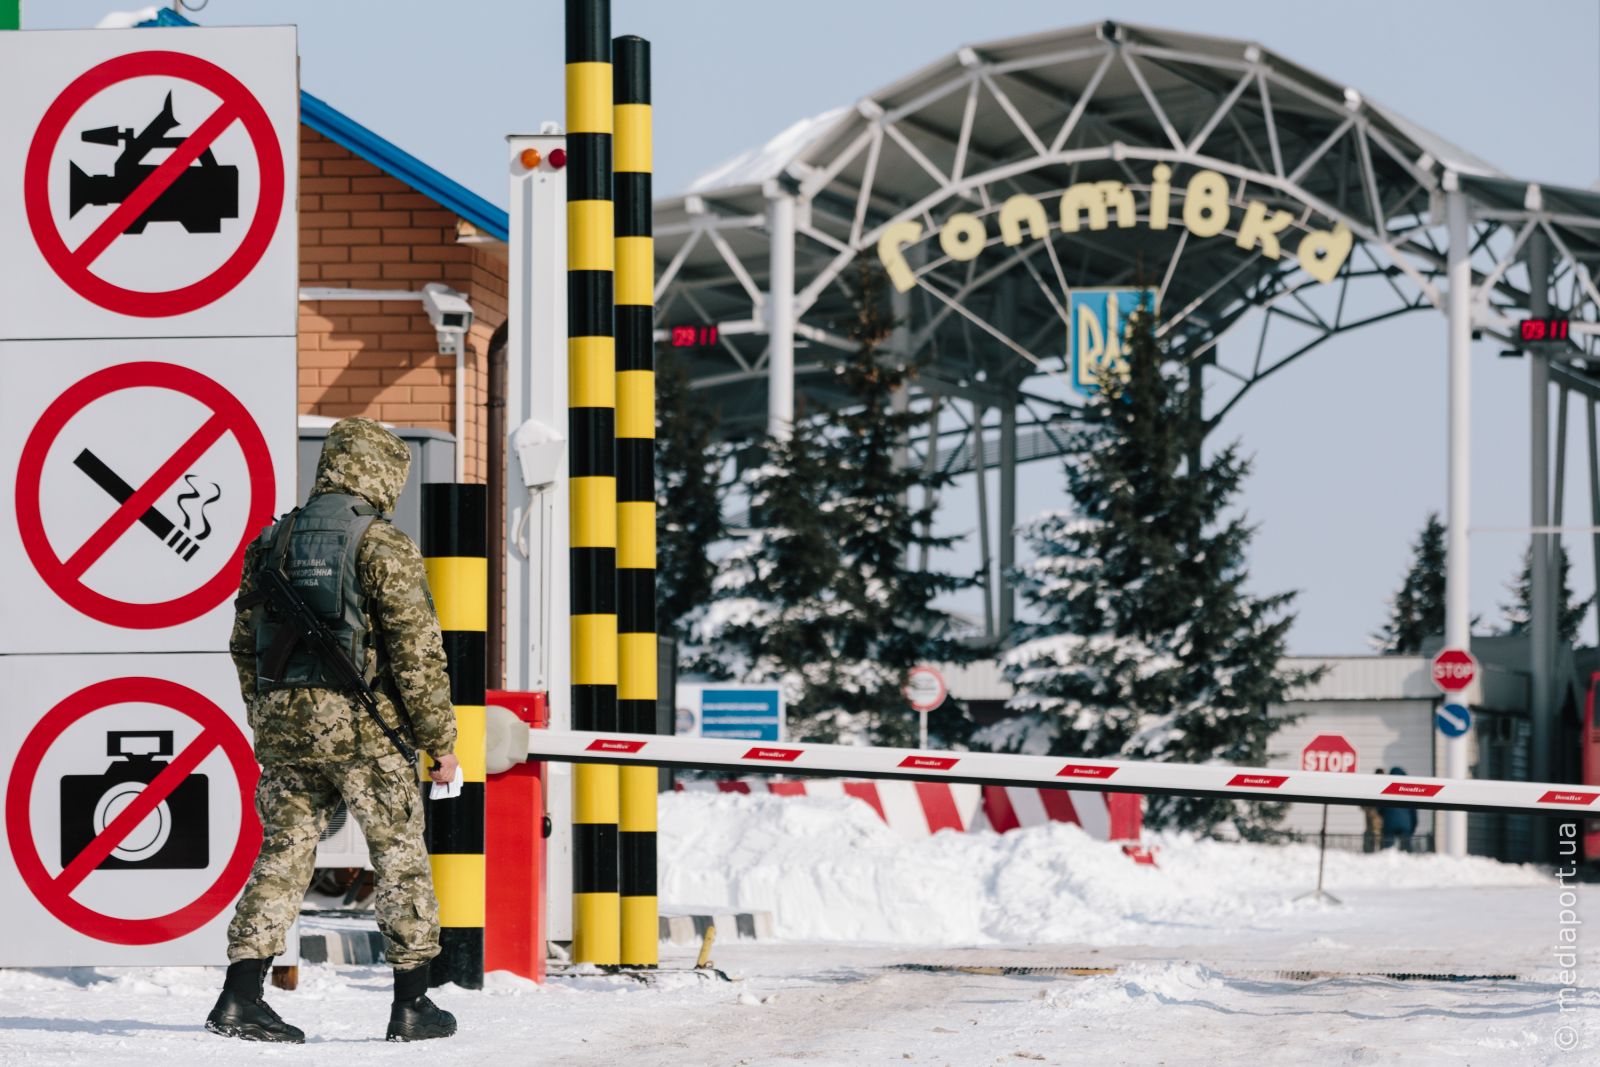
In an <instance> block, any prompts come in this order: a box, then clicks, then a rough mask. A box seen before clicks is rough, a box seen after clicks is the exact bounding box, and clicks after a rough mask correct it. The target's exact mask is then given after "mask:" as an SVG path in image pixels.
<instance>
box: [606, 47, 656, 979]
mask: <svg viewBox="0 0 1600 1067" xmlns="http://www.w3.org/2000/svg"><path fill="white" fill-rule="evenodd" d="M611 47H612V59H613V62H614V64H615V72H614V76H615V80H614V82H613V86H614V90H613V94H612V95H613V97H614V107H613V114H614V115H615V118H616V121H615V127H616V128H615V130H614V131H613V146H612V147H613V151H614V158H615V164H614V170H615V173H614V180H615V183H616V184H615V191H616V205H617V208H616V223H617V238H616V240H617V277H616V283H617V289H616V299H617V304H616V328H617V364H616V366H617V727H618V729H620V730H623V731H624V732H626V733H632V734H653V733H655V732H656V691H657V664H656V649H657V644H658V642H657V641H656V483H655V466H654V464H655V444H656V374H655V341H654V339H653V338H652V336H651V334H652V329H653V326H652V322H653V316H654V311H655V308H654V307H653V305H654V303H655V297H654V290H655V278H656V272H655V252H654V238H653V236H652V233H653V229H652V227H651V205H652V203H653V201H652V199H651V195H650V186H651V172H652V161H653V153H652V151H651V131H652V125H651V112H650V42H648V41H646V40H645V39H644V38H642V37H635V36H632V35H629V36H625V37H618V38H617V39H616V40H614V41H612V42H611ZM618 774H619V776H620V778H621V787H620V788H621V792H620V794H619V807H618V818H619V821H618V824H617V825H618V839H617V847H618V851H619V879H618V885H619V889H620V892H621V895H622V963H623V965H624V966H627V967H654V966H656V964H657V963H659V962H660V922H659V918H658V909H657V906H656V783H657V777H658V776H657V773H656V769H655V768H654V767H622V768H620V769H619V771H618Z"/></svg>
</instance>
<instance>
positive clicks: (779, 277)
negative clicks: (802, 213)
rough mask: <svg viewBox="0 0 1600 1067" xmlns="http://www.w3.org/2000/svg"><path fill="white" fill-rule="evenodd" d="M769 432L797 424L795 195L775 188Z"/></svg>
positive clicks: (770, 209) (770, 212)
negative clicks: (795, 419) (795, 377)
mask: <svg viewBox="0 0 1600 1067" xmlns="http://www.w3.org/2000/svg"><path fill="white" fill-rule="evenodd" d="M767 228H768V229H769V230H770V231H771V238H772V244H771V246H770V248H769V250H768V252H769V256H770V260H769V266H770V269H769V273H768V277H769V279H770V281H769V282H768V287H769V289H768V293H767V342H768V347H767V433H768V434H770V435H771V436H772V437H773V438H775V439H778V438H786V437H788V436H789V431H790V429H791V428H792V427H793V426H794V196H793V195H792V194H790V193H789V192H787V191H785V190H782V189H778V188H774V189H772V190H771V191H769V193H768V195H767Z"/></svg>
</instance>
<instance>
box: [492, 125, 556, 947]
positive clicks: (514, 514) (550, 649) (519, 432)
mask: <svg viewBox="0 0 1600 1067" xmlns="http://www.w3.org/2000/svg"><path fill="white" fill-rule="evenodd" d="M546 130H547V132H545V133H543V134H539V135H533V136H529V135H517V136H513V137H511V138H510V139H509V143H508V146H507V148H508V156H509V158H508V160H507V170H508V172H509V174H510V190H509V193H510V195H509V198H508V199H509V202H510V208H511V211H510V220H511V226H510V242H509V244H510V249H509V255H508V260H509V264H508V265H509V270H510V278H509V281H508V284H507V295H508V298H509V299H508V304H509V308H508V311H507V315H506V325H507V334H506V347H507V360H506V393H505V396H506V414H505V424H506V437H505V438H504V439H502V441H500V442H498V443H499V444H502V445H504V446H505V447H506V449H507V453H508V454H507V460H506V470H505V476H506V484H505V494H506V513H505V515H504V516H503V517H502V519H501V521H502V522H503V524H504V525H503V526H502V527H501V529H502V533H503V535H504V538H505V543H506V545H507V546H508V548H507V551H506V579H505V583H506V608H505V612H506V660H505V685H506V687H507V688H509V689H513V690H519V691H522V692H540V693H548V694H549V702H550V703H549V706H550V725H551V727H552V728H553V729H557V730H568V729H571V728H572V701H571V699H570V690H569V688H568V686H569V678H570V670H571V666H570V665H571V662H572V657H571V654H570V652H569V646H568V638H569V631H568V627H567V622H566V619H567V613H568V612H567V607H568V586H567V565H568V556H567V517H568V510H569V509H568V501H569V499H570V497H569V495H568V483H567V449H566V443H565V428H566V425H567V357H566V352H567V285H566V278H567V275H566V270H567V172H566V170H565V168H562V167H557V166H555V165H554V164H553V163H551V162H550V156H551V154H552V153H553V152H555V151H556V150H557V149H560V150H561V151H562V152H565V151H566V149H567V139H566V137H565V136H564V135H562V134H561V133H559V132H558V131H559V130H560V126H559V125H557V124H556V123H553V122H552V123H547V124H546ZM558 158H559V157H558ZM534 430H538V431H540V432H539V433H538V434H534V433H532V432H530V431H534ZM534 436H538V437H539V438H540V439H541V440H543V441H545V442H546V445H545V447H544V448H543V450H542V451H541V450H534V449H529V450H524V449H519V448H517V447H516V444H517V442H519V441H520V442H525V443H526V442H529V441H530V440H531V438H533V437H534ZM490 447H494V446H493V444H491V446H490ZM513 453H514V454H513ZM541 454H542V455H543V457H544V458H545V459H546V461H547V462H546V463H544V464H541V463H540V462H539V461H538V455H541ZM547 773H548V775H549V777H548V779H547V783H548V789H547V791H546V797H545V803H546V804H547V805H548V807H547V808H546V812H547V814H548V815H549V816H550V837H549V839H548V840H547V841H546V842H545V857H546V862H547V867H546V871H545V878H546V879H547V881H546V885H545V889H546V895H545V899H546V901H547V902H548V908H547V912H546V916H547V919H546V921H547V924H548V925H547V927H546V936H547V937H548V938H549V939H550V940H552V941H570V940H572V908H571V900H572V788H571V782H572V768H571V766H570V765H568V764H563V763H552V764H549V765H548V767H547Z"/></svg>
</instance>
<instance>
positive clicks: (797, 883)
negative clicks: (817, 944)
mask: <svg viewBox="0 0 1600 1067" xmlns="http://www.w3.org/2000/svg"><path fill="white" fill-rule="evenodd" d="M1150 842H1151V843H1153V844H1155V845H1157V846H1158V847H1159V848H1160V866H1159V867H1156V868H1152V867H1147V866H1141V865H1138V864H1135V863H1133V862H1131V861H1130V860H1129V859H1128V858H1127V857H1126V856H1124V855H1123V854H1122V851H1121V849H1120V847H1119V846H1117V845H1114V844H1108V843H1106V842H1101V841H1096V840H1094V839H1092V838H1090V837H1089V836H1088V835H1087V834H1085V833H1084V832H1083V831H1082V830H1081V829H1079V828H1078V827H1076V826H1072V825H1066V824H1059V823H1057V824H1051V825H1048V826H1040V827H1035V828H1032V829H1027V830H1018V831H1014V832H1012V833H1009V834H990V833H977V834H958V833H953V832H947V833H940V834H936V835H934V836H932V837H929V838H922V839H917V840H908V839H905V838H902V837H900V836H898V835H897V834H895V833H894V832H893V831H892V830H890V829H889V828H888V827H887V826H885V825H884V824H883V822H882V821H881V820H880V819H879V818H878V817H877V815H876V814H875V813H874V812H873V811H872V809H871V808H870V807H868V806H867V805H865V804H862V803H860V802H858V801H856V800H853V799H850V798H826V797H782V796H772V795H770V794H752V795H741V794H732V793H729V794H710V793H679V794H669V795H666V796H663V797H662V800H661V831H660V848H661V879H662V881H661V897H662V899H663V900H665V901H667V902H688V901H692V902H694V903H695V904H697V905H699V904H706V905H712V906H717V907H729V908H747V909H758V910H770V911H772V912H773V913H774V917H775V919H776V923H777V929H778V932H779V934H780V935H781V936H783V937H788V938H794V939H800V940H820V941H835V940H839V941H870V942H889V943H902V944H924V945H984V944H1026V943H1035V942H1050V943H1070V942H1079V943H1088V944H1112V943H1119V942H1122V943H1126V942H1128V941H1129V940H1130V939H1140V940H1145V941H1149V940H1151V939H1152V938H1153V937H1155V936H1156V935H1157V934H1158V933H1159V932H1160V928H1163V927H1168V928H1171V927H1178V928H1187V929H1190V930H1194V929H1196V928H1200V927H1204V928H1206V929H1207V930H1208V931H1210V932H1211V933H1225V932H1226V931H1229V930H1233V931H1237V930H1241V929H1243V928H1245V927H1248V926H1250V925H1251V924H1252V923H1253V922H1255V921H1257V920H1261V919H1265V918H1268V917H1270V916H1281V915H1284V914H1286V913H1289V912H1292V911H1294V910H1295V909H1302V908H1308V907H1318V906H1319V905H1312V904H1306V903H1294V901H1293V898H1294V897H1296V896H1298V895H1299V894H1301V893H1303V892H1305V891H1306V890H1308V889H1310V888H1311V886H1312V884H1313V883H1314V879H1315V877H1316V865H1317V857H1316V848H1315V846H1312V845H1290V846H1268V845H1244V844H1233V843H1223V842H1217V841H1204V840H1196V839H1194V838H1191V837H1188V836H1184V835H1168V836H1161V835H1156V836H1153V837H1152V838H1151V839H1150ZM1327 884H1328V887H1329V888H1330V889H1332V890H1333V891H1335V892H1337V893H1340V894H1345V893H1349V892H1359V891H1362V890H1379V889H1408V888H1415V889H1426V888H1431V887H1451V888H1456V889H1459V888H1462V887H1467V886H1479V887H1491V886H1530V885H1547V884H1550V879H1549V876H1548V875H1546V874H1544V873H1542V872H1540V871H1539V870H1537V869H1535V868H1532V867H1520V866H1512V865H1507V864H1501V863H1497V862H1495V861H1493V860H1488V859H1483V858H1481V857H1467V858H1464V859H1452V858H1450V857H1446V856H1437V855H1407V854H1403V853H1400V852H1395V851H1390V852H1384V853H1380V854H1376V855H1362V854H1358V853H1349V852H1330V853H1329V854H1328V871H1327Z"/></svg>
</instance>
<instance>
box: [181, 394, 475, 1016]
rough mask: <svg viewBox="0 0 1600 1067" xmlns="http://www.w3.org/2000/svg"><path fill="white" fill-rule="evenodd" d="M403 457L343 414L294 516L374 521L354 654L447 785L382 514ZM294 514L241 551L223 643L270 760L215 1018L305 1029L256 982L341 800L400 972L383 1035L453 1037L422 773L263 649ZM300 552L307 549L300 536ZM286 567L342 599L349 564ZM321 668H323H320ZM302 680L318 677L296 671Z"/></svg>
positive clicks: (360, 559) (400, 574)
mask: <svg viewBox="0 0 1600 1067" xmlns="http://www.w3.org/2000/svg"><path fill="white" fill-rule="evenodd" d="M409 467H410V453H409V452H408V451H407V449H406V446H405V444H404V443H403V442H402V441H400V440H399V438H397V437H395V436H394V435H393V434H391V433H389V432H388V431H387V430H385V429H384V428H383V427H382V426H380V425H379V424H378V423H376V422H373V421H372V420H370V419H360V418H351V419H344V420H342V421H340V422H338V423H336V424H335V425H334V426H333V427H332V428H331V429H330V430H329V431H328V439H327V442H326V444H325V445H324V446H323V450H322V457H321V460H320V462H319V463H318V465H317V480H316V484H315V485H314V486H313V487H312V490H311V499H310V500H308V501H307V504H306V507H305V508H304V509H301V510H300V511H297V512H296V513H295V514H298V515H300V516H302V518H303V517H305V516H311V515H315V514H319V513H321V514H334V515H336V516H338V517H339V519H338V521H348V522H349V523H351V525H350V526H349V528H350V529H351V530H356V531H362V530H363V527H364V532H361V533H360V534H359V541H358V542H357V543H355V544H354V545H351V546H349V548H348V550H347V551H348V552H349V559H348V561H347V562H346V563H345V564H344V566H345V569H346V570H347V571H349V570H353V574H354V577H353V581H355V582H356V583H358V584H359V590H358V591H355V595H354V598H353V599H350V598H348V597H347V599H346V601H345V602H346V603H349V604H351V605H353V606H352V607H351V608H350V609H349V611H350V613H351V614H352V615H353V616H354V618H353V621H352V622H351V623H350V624H348V626H347V629H350V628H352V627H353V630H352V632H354V633H356V634H357V635H358V636H357V638H355V639H354V643H353V647H354V649H355V652H354V654H353V656H352V658H353V659H355V660H356V661H357V662H356V665H357V666H358V667H360V668H361V669H362V670H363V671H364V672H365V676H366V677H367V678H368V679H370V680H371V687H372V689H373V691H374V692H375V693H376V694H377V698H378V703H379V707H380V710H381V712H382V714H383V717H384V719H385V721H386V722H387V724H388V725H389V726H390V728H391V729H395V730H397V731H398V732H399V733H400V734H401V735H402V736H403V735H405V734H409V735H410V739H411V743H412V744H413V745H415V746H417V747H419V748H421V749H423V750H425V751H427V752H428V753H429V755H431V756H432V757H433V760H434V763H435V766H434V767H433V770H432V777H433V779H434V781H436V782H440V783H446V782H449V781H450V780H451V779H452V778H453V777H454V776H455V771H456V757H455V756H454V754H453V752H452V750H453V749H454V747H455V740H456V727H455V714H454V711H453V709H452V708H451V704H450V684H449V680H448V679H447V677H446V675H445V657H444V646H443V641H442V639H441V637H440V633H439V621H438V617H437V616H436V615H435V613H434V609H433V600H432V598H431V597H430V595H429V592H428V583H427V576H426V574H425V572H424V570H423V563H422V555H421V553H420V552H419V551H418V550H417V546H416V545H415V544H414V543H413V542H412V541H411V539H410V538H409V537H407V536H406V535H405V534H404V533H402V532H401V531H400V530H398V529H396V528H395V527H394V526H392V525H390V523H389V522H387V521H385V519H384V518H382V517H374V516H375V513H387V512H389V511H391V510H392V509H393V508H394V506H395V503H396V501H397V500H398V499H399V497H400V490H401V488H402V487H403V486H404V485H405V480H406V474H407V472H408V469H409ZM329 494H331V496H330V495H329ZM319 498H322V499H321V500H319ZM352 512H353V513H354V516H355V517H353V516H352V515H351V514H350V513H352ZM359 516H367V517H366V518H365V519H362V518H360V517H359ZM286 521H287V519H280V520H279V521H278V523H275V524H274V525H273V526H272V527H269V528H268V529H267V530H266V531H264V532H263V533H262V534H261V536H260V537H258V538H257V539H256V540H255V541H254V542H252V543H251V545H250V546H249V547H248V548H247V549H246V550H245V556H244V575H243V580H242V583H241V586H240V602H241V606H240V608H239V610H238V613H237V615H236V618H235V621H234V627H233V635H232V639H231V640H230V642H229V651H230V652H231V653H232V654H233V660H234V663H235V665H236V666H237V668H238V672H239V686H240V688H241V690H242V691H243V693H244V699H245V704H246V708H247V711H248V716H249V721H250V728H251V730H252V731H253V732H254V734H255V751H256V759H257V761H258V762H259V763H260V764H261V780H260V784H259V785H258V786H257V787H256V810H257V812H258V813H259V814H260V817H261V827H262V842H261V853H260V856H259V858H258V859H257V860H256V864H255V869H254V871H253V872H252V873H251V876H250V883H249V885H248V886H246V888H245V891H244V895H243V896H242V897H241V898H240V899H239V903H238V906H237V909H236V911H235V914H234V918H233V922H232V923H231V924H230V925H229V927H228V959H229V961H230V966H229V968H228V977H227V979H226V984H225V987H224V990H223V993H222V997H221V998H220V999H219V1000H218V1002H217V1007H216V1009H215V1010H213V1012H212V1014H211V1017H210V1018H209V1019H208V1020H207V1023H206V1026H207V1029H209V1030H212V1031H213V1032H215V1033H222V1034H225V1035H227V1036H232V1037H242V1038H246V1039H250V1040H272V1041H296V1042H298V1041H302V1040H304V1034H303V1033H302V1032H301V1031H300V1030H299V1029H297V1028H295V1027H293V1026H290V1025H288V1024H287V1023H285V1022H283V1021H282V1020H281V1019H280V1018H279V1017H278V1016H277V1014H276V1013H275V1012H273V1011H272V1009H271V1008H269V1007H267V1005H266V1003H265V1001H264V1000H263V999H262V992H263V986H264V982H265V976H266V971H267V968H268V966H269V965H270V963H271V959H272V957H273V956H275V955H277V954H278V953H280V952H282V951H283V948H284V938H285V936H286V934H287V932H288V929H289V926H290V924H292V923H293V922H294V920H295V917H296V916H297V915H298V914H299V910H300V904H301V901H302V899H303V898H304V896H305V891H306V887H307V885H308V884H309V883H310V881H311V875H312V868H313V864H314V862H315V855H316V847H317V841H318V839H319V838H320V836H321V834H322V831H323V829H324V828H325V827H326V826H327V824H328V820H329V818H330V817H331V816H332V815H333V813H334V811H335V809H336V808H337V807H338V805H339V802H340V801H341V800H343V802H344V803H345V804H346V805H347V807H348V808H349V810H350V813H351V815H352V816H354V817H355V819H356V822H357V823H358V825H360V827H361V831H362V833H363V834H364V835H365V836H366V839H367V846H368V848H369V849H370V851H371V855H372V865H373V870H374V873H375V876H376V882H377V894H376V907H377V915H378V926H379V929H381V930H382V931H383V934H384V937H385V939H386V943H387V947H388V959H389V962H390V964H391V965H392V966H393V967H394V969H395V1003H394V1008H393V1013H392V1015H391V1019H390V1027H389V1037H390V1039H391V1040H411V1039H415V1038H419V1037H443V1036H447V1035H448V1034H450V1033H453V1032H454V1031H455V1020H454V1019H453V1017H451V1016H450V1014H449V1013H448V1012H444V1011H441V1010H440V1009H438V1008H437V1007H435V1006H434V1005H433V1003H432V1001H430V1000H429V999H428V997H427V995H426V993H427V987H428V986H427V975H428V966H427V965H428V961H429V960H431V959H432V958H433V957H434V956H436V955H438V953H439V906H438V901H437V900H436V898H435V897H434V893H433V882H432V878H431V875H430V870H429V864H428V854H427V848H426V847H425V846H424V844H423V835H422V830H423V818H422V803H421V796H420V791H419V784H418V781H417V774H416V770H415V768H414V767H413V766H412V765H410V764H409V763H408V762H407V760H406V759H405V757H403V756H402V755H400V753H399V752H398V751H397V748H396V746H395V745H393V744H392V743H391V742H390V740H389V739H388V738H387V737H386V736H385V734H384V732H383V731H382V729H380V727H379V726H378V724H377V723H376V722H374V721H373V720H372V717H371V715H370V714H369V713H368V712H367V711H366V710H365V709H364V708H363V707H362V706H361V705H360V704H358V703H357V701H356V700H355V699H354V697H353V696H352V695H351V694H350V693H349V692H346V691H341V690H339V689H336V688H326V687H321V686H315V685H304V686H294V685H285V684H283V683H282V682H276V683H274V682H272V681H271V680H270V679H265V680H264V679H263V678H262V674H263V667H262V665H263V663H266V662H268V660H266V659H264V658H263V653H262V646H263V636H262V634H263V632H264V628H265V627H267V626H268V619H267V617H266V616H263V615H262V613H263V612H266V611H267V608H266V606H265V605H262V604H252V596H251V594H252V593H253V590H254V587H255V584H256V582H255V576H256V574H257V573H258V569H259V568H260V566H261V565H262V562H263V559H264V557H265V555H266V553H267V552H268V551H269V547H270V546H271V545H272V544H273V540H272V539H273V537H274V534H275V532H276V531H278V530H279V528H280V527H281V526H282V525H283V524H284V523H285V522H286ZM305 526H311V527H315V526H316V524H315V523H314V522H307V523H302V524H301V526H300V527H290V528H289V530H288V532H290V533H295V532H296V531H297V530H299V529H301V528H303V527H305ZM313 536H315V535H313ZM297 543H298V542H296V541H294V540H291V541H290V544H291V545H294V544H297ZM324 543H328V542H324ZM296 551H298V552H299V553H300V555H301V556H304V555H305V554H306V553H305V549H304V548H303V546H302V547H301V548H299V549H297V550H296ZM315 554H316V552H315V550H313V552H312V555H313V556H314V555H315ZM288 562H289V567H290V569H289V570H288V575H289V577H290V578H291V580H292V583H293V584H294V585H295V586H296V588H297V591H301V592H302V595H303V596H304V597H305V599H306V600H307V602H308V603H310V602H312V601H313V599H314V598H315V596H316V594H317V588H316V585H315V583H316V582H318V581H319V580H320V581H321V582H322V583H323V585H330V584H331V585H334V586H335V593H334V596H335V597H336V598H337V597H338V596H339V595H340V594H339V593H338V591H337V575H338V573H339V571H340V560H338V559H334V560H331V561H329V560H324V559H319V558H312V559H309V560H308V559H304V558H294V559H290V560H289V561H288ZM307 564H314V565H323V566H321V569H317V567H308V566H307ZM296 566H299V567H300V568H301V569H300V570H299V571H296V570H295V569H294V568H295V567H296ZM302 586H305V587H307V588H306V589H305V590H301V589H300V587H302ZM246 605H249V606H246ZM363 627H364V628H365V633H364V634H363V633H362V628H363ZM363 658H364V660H365V662H360V660H361V659H363ZM316 667H317V664H316V663H315V662H313V663H312V664H311V665H310V670H312V671H313V672H314V671H315V670H316ZM280 677H282V675H280ZM301 677H302V678H306V677H309V678H312V679H316V678H318V677H319V676H318V675H316V674H315V673H312V674H310V675H306V674H304V673H303V672H302V675H301Z"/></svg>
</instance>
